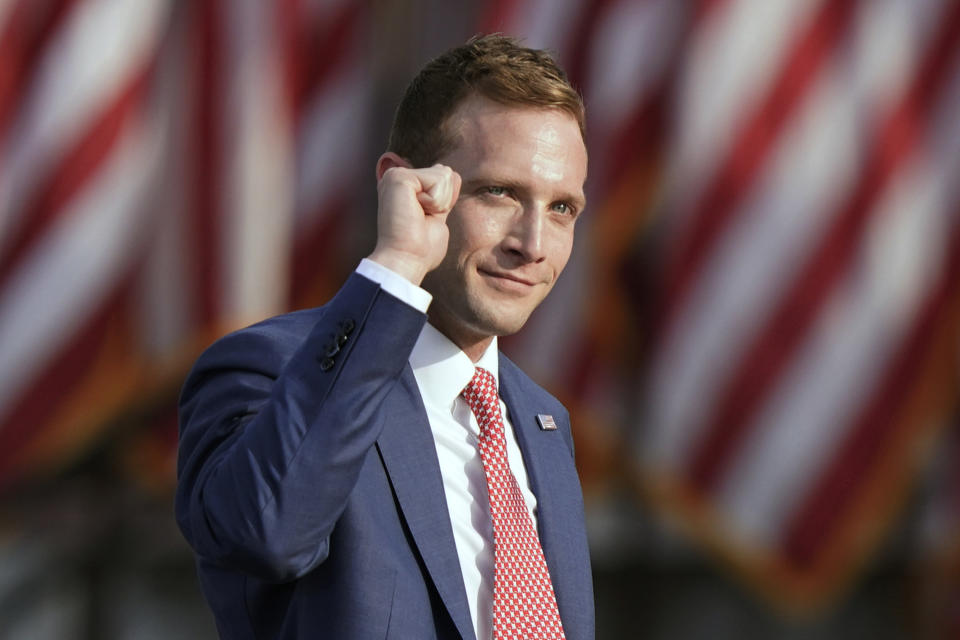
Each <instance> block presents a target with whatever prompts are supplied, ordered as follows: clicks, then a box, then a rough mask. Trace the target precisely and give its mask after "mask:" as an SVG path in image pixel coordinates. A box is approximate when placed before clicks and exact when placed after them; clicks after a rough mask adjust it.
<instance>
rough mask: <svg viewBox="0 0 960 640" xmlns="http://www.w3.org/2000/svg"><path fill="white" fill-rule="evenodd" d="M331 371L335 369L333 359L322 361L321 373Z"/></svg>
mask: <svg viewBox="0 0 960 640" xmlns="http://www.w3.org/2000/svg"><path fill="white" fill-rule="evenodd" d="M330 369H333V358H324V359H323V360H321V361H320V370H321V371H330Z"/></svg>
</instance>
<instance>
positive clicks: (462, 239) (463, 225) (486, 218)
mask: <svg viewBox="0 0 960 640" xmlns="http://www.w3.org/2000/svg"><path fill="white" fill-rule="evenodd" d="M454 214H456V215H454ZM502 218H503V217H502V216H496V215H491V214H489V213H487V212H482V211H479V210H477V209H474V208H470V207H465V208H464V209H462V210H460V211H454V212H451V214H450V217H448V218H447V226H448V228H449V229H450V244H449V247H450V248H449V251H450V252H451V253H454V252H455V253H456V254H458V255H460V256H462V257H464V258H465V257H466V256H468V255H469V254H472V253H475V252H477V251H481V250H484V249H489V248H492V247H494V246H496V245H497V243H498V242H499V241H500V240H501V239H502V238H503V237H504V235H505V233H506V232H505V229H506V221H505V220H504V219H502Z"/></svg>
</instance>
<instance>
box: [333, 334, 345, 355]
mask: <svg viewBox="0 0 960 640" xmlns="http://www.w3.org/2000/svg"><path fill="white" fill-rule="evenodd" d="M335 340H336V341H337V347H342V346H343V345H345V344H346V343H347V334H345V333H338V334H337V337H336V338H335ZM338 351H339V349H338Z"/></svg>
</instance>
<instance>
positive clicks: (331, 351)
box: [323, 342, 340, 358]
mask: <svg viewBox="0 0 960 640" xmlns="http://www.w3.org/2000/svg"><path fill="white" fill-rule="evenodd" d="M323 353H324V355H325V356H327V357H329V358H332V357H333V356H335V355H337V354H338V353H340V345H339V344H338V343H337V342H334V343H333V344H331V345H328V346H327V349H326V351H324V352H323Z"/></svg>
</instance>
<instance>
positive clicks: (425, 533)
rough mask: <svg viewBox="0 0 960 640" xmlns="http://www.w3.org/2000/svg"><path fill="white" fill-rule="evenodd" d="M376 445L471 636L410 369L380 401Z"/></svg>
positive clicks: (446, 600) (448, 600)
mask: <svg viewBox="0 0 960 640" xmlns="http://www.w3.org/2000/svg"><path fill="white" fill-rule="evenodd" d="M383 415H385V416H388V419H389V421H390V424H387V425H385V427H384V429H383V432H382V433H381V435H380V438H379V439H378V440H377V448H378V450H379V451H380V456H381V458H382V459H383V463H384V466H385V467H386V470H387V474H388V475H389V477H390V483H391V484H392V486H393V490H394V492H395V494H396V496H397V502H398V503H399V505H400V509H401V511H402V512H403V518H404V520H405V521H406V523H407V526H408V527H409V528H410V533H411V535H412V536H413V539H414V542H415V543H416V545H417V548H418V549H419V552H420V557H421V558H423V562H424V564H425V565H426V567H427V571H428V572H429V573H430V578H431V579H432V580H433V584H434V585H435V586H436V588H437V592H438V593H439V594H440V599H441V600H442V601H443V604H444V605H445V606H446V608H447V611H449V612H450V616H451V617H452V618H453V622H454V624H455V625H456V626H457V630H458V631H459V632H460V635H461V636H463V637H464V638H475V637H476V636H475V633H474V629H473V621H472V619H471V618H470V608H469V605H468V604H467V594H466V590H465V589H464V586H463V576H462V575H461V573H460V560H459V558H458V556H457V549H456V543H455V542H454V540H453V530H452V528H451V527H450V516H449V513H448V511H447V503H446V498H445V494H444V490H443V479H442V478H441V476H440V465H439V462H438V461H437V450H436V446H435V445H434V442H433V436H432V434H431V432H430V427H429V423H428V421H427V413H426V410H425V409H424V407H423V400H422V399H421V397H420V392H419V390H418V388H417V382H416V379H415V378H414V376H413V371H412V370H411V369H410V367H409V366H408V367H406V368H405V369H404V371H403V374H402V375H401V378H400V382H399V385H398V388H397V390H396V391H395V392H394V393H391V394H390V395H389V396H388V398H387V399H386V400H385V401H384V407H383Z"/></svg>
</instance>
